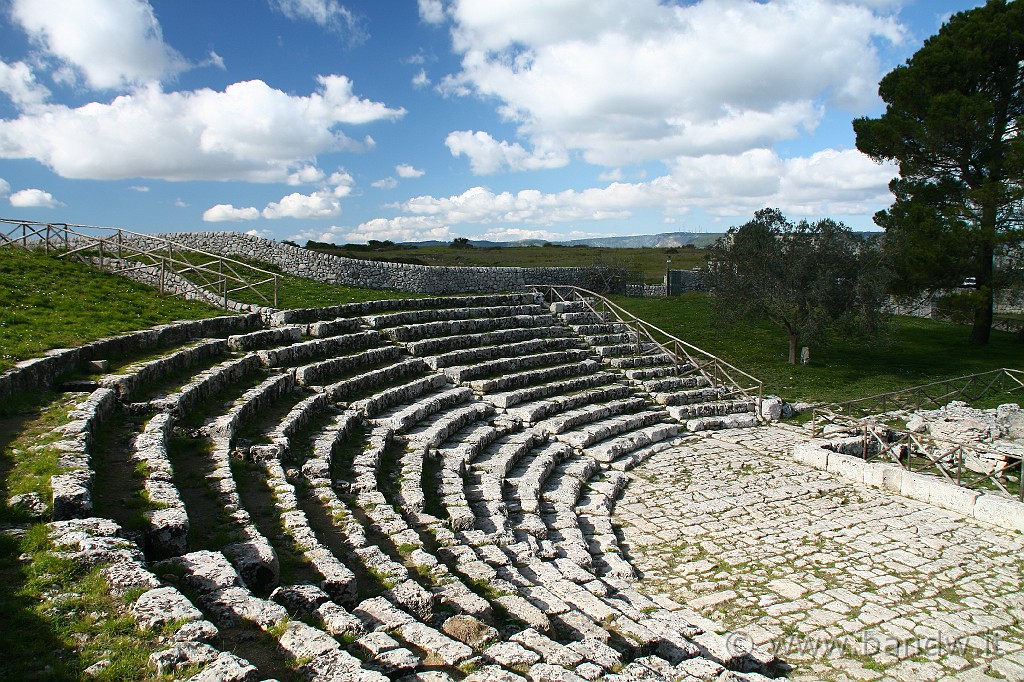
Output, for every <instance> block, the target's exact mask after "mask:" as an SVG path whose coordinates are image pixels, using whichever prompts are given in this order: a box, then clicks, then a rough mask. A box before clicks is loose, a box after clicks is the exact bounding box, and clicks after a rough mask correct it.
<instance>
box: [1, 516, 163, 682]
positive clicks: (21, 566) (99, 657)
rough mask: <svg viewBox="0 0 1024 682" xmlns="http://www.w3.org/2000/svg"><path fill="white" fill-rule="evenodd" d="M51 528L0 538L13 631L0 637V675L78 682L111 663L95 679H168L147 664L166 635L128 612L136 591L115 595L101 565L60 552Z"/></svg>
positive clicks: (4, 604) (7, 622)
mask: <svg viewBox="0 0 1024 682" xmlns="http://www.w3.org/2000/svg"><path fill="white" fill-rule="evenodd" d="M46 533H47V529H46V526H45V525H44V524H39V525H36V526H33V527H31V528H30V529H29V530H28V532H27V533H26V534H25V536H24V537H22V538H15V537H12V536H10V535H7V534H4V535H0V577H2V580H0V612H2V613H3V614H4V626H5V628H6V632H7V633H8V636H6V637H3V638H0V677H2V678H3V679H5V680H30V679H38V680H43V679H45V680H81V679H87V678H88V677H87V676H86V675H84V674H83V671H84V670H85V669H86V668H88V667H89V666H91V665H93V664H94V663H97V662H99V661H103V660H107V661H109V662H110V665H109V666H108V667H106V668H105V669H104V670H102V671H101V672H100V673H99V674H98V675H96V677H95V678H92V679H97V680H128V679H132V680H158V679H168V678H166V677H160V676H157V675H156V674H155V672H153V671H152V670H151V669H149V667H148V658H149V655H150V653H152V652H153V651H156V650H158V649H160V648H163V647H165V646H166V642H164V643H161V641H160V640H161V639H163V636H164V635H166V634H168V633H166V632H154V631H149V630H140V629H139V627H138V626H137V625H136V624H135V620H134V619H133V618H132V616H131V615H130V614H129V613H128V610H127V605H128V603H129V602H130V601H131V599H132V598H133V597H134V596H136V595H131V594H129V595H126V596H125V597H124V598H123V599H120V598H117V597H114V596H112V595H111V594H110V591H109V589H108V588H107V585H106V582H105V581H104V579H103V577H102V575H101V574H100V572H99V567H94V568H91V569H90V568H85V567H83V566H82V565H80V564H78V563H76V562H74V561H72V560H71V559H68V558H65V557H62V556H59V555H58V554H56V553H55V552H54V550H53V547H52V546H51V544H50V542H49V539H48V538H47V535H46ZM22 556H24V557H26V558H27V557H31V560H30V561H23V560H22V559H20V558H19V557H22Z"/></svg>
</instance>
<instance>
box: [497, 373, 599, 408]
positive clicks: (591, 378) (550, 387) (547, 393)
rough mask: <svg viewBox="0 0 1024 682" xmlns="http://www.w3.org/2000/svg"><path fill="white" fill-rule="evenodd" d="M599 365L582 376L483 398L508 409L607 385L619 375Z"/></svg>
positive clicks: (499, 392)
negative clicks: (600, 368)
mask: <svg viewBox="0 0 1024 682" xmlns="http://www.w3.org/2000/svg"><path fill="white" fill-rule="evenodd" d="M598 367H599V365H598V364H597V363H594V365H593V366H592V367H591V368H590V369H593V370H594V371H592V372H588V373H585V374H583V375H581V376H574V377H569V378H567V379H561V380H557V379H556V380H554V381H549V382H545V383H540V384H536V385H527V386H524V387H522V388H514V389H509V390H506V391H494V392H489V393H488V394H487V395H484V396H483V400H486V401H487V402H489V403H491V404H492V405H494V406H495V407H497V408H499V409H505V410H507V409H508V408H510V407H513V406H515V405H520V404H522V403H527V402H530V401H536V400H542V399H545V398H550V397H553V396H558V395H562V394H569V393H576V392H580V391H585V390H587V389H590V388H594V387H595V386H606V385H608V384H611V383H613V382H615V381H616V380H617V379H618V377H617V376H616V375H615V374H612V373H611V372H602V371H598V369H597V368H598Z"/></svg>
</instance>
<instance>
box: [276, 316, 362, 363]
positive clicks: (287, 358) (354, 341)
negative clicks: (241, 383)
mask: <svg viewBox="0 0 1024 682" xmlns="http://www.w3.org/2000/svg"><path fill="white" fill-rule="evenodd" d="M346 322H349V321H348V320H346ZM356 322H358V321H356ZM357 327H358V325H357ZM319 336H320V338H314V339H312V340H310V341H301V342H299V343H293V344H291V345H287V346H282V347H280V348H271V349H267V350H259V351H256V354H257V355H258V356H259V358H260V362H261V363H263V365H264V366H265V367H282V366H284V365H298V364H301V363H303V362H309V361H311V360H315V359H317V358H331V357H334V356H336V355H339V354H341V355H344V354H351V353H352V352H353V351H360V350H365V349H367V348H373V347H375V346H379V345H380V344H381V336H380V334H378V333H377V332H375V331H361V332H355V333H351V334H341V335H337V336H326V337H324V336H323V335H319Z"/></svg>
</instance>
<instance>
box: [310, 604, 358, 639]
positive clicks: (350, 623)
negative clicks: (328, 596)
mask: <svg viewBox="0 0 1024 682" xmlns="http://www.w3.org/2000/svg"><path fill="white" fill-rule="evenodd" d="M313 612H314V613H315V614H316V615H317V616H319V617H320V619H321V620H322V621H323V622H324V628H325V629H326V630H327V632H329V633H331V634H332V635H334V636H335V637H339V636H345V635H348V636H352V635H360V634H362V633H363V632H365V631H366V630H365V628H364V627H363V623H362V621H360V620H359V619H358V618H356V617H355V616H354V615H352V614H351V613H349V612H348V611H347V610H346V609H345V608H344V607H343V606H340V605H339V604H337V603H335V602H333V601H328V602H324V603H322V604H320V605H319V606H317V607H316V608H315V609H314V611H313Z"/></svg>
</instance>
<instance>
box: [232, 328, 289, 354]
mask: <svg viewBox="0 0 1024 682" xmlns="http://www.w3.org/2000/svg"><path fill="white" fill-rule="evenodd" d="M300 339H302V327H299V326H297V325H296V326H291V327H278V328H276V329H264V330H262V331H257V332H249V333H248V334H237V335H234V336H229V337H228V348H230V349H231V350H234V351H248V350H252V349H254V348H262V347H264V346H271V345H274V344H282V343H288V342H293V341H299V340H300Z"/></svg>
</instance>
